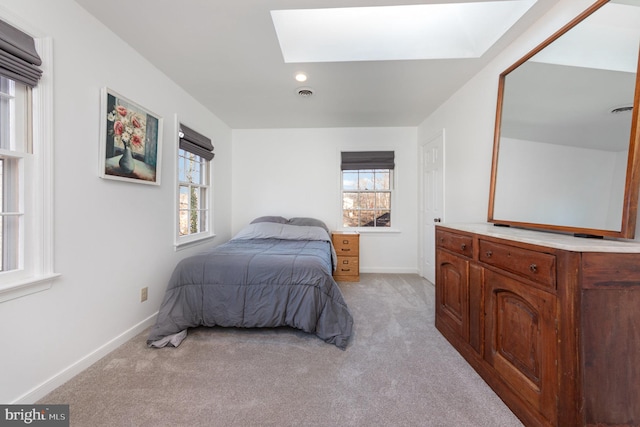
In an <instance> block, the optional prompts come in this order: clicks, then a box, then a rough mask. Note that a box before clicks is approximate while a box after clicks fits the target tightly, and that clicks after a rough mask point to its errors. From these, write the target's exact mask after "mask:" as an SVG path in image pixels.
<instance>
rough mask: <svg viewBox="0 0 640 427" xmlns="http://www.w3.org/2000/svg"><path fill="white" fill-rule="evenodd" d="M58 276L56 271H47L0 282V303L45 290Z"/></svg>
mask: <svg viewBox="0 0 640 427" xmlns="http://www.w3.org/2000/svg"><path fill="white" fill-rule="evenodd" d="M58 277H60V274H58V273H49V274H45V275H42V276H36V277H28V278H25V279H22V280H16V281H11V282H9V283H6V284H1V285H0V303H2V302H5V301H9V300H12V299H16V298H20V297H24V296H27V295H30V294H35V293H36V292H42V291H46V290H47V289H49V288H51V285H52V284H53V281H54V279H56V278H58Z"/></svg>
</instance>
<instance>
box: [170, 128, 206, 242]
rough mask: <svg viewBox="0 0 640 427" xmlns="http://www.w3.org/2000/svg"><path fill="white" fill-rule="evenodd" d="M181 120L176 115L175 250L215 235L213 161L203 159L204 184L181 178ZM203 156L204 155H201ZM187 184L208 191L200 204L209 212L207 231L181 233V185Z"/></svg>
mask: <svg viewBox="0 0 640 427" xmlns="http://www.w3.org/2000/svg"><path fill="white" fill-rule="evenodd" d="M180 123H181V122H180V120H179V119H178V116H177V115H176V116H175V132H174V135H175V139H174V141H175V158H176V162H175V182H176V186H175V209H174V214H175V217H174V248H175V250H176V251H177V250H180V249H183V248H186V247H190V246H193V245H198V244H202V243H205V242H206V241H208V240H210V239H212V238H214V237H215V233H214V230H213V162H212V161H211V160H206V159H203V160H204V162H203V164H204V165H206V169H207V171H206V172H201V173H202V174H203V175H204V176H206V180H207V182H206V183H204V184H193V183H189V182H186V181H181V180H180V171H181V161H180V159H181V158H182V156H181V155H180V152H181V151H182V149H181V148H180V137H179V131H180ZM201 158H202V157H201ZM185 184H187V185H189V186H190V187H197V188H200V189H204V190H205V191H206V197H205V199H206V202H205V208H202V205H200V209H199V210H200V211H205V212H206V213H207V218H206V220H205V223H206V227H207V229H206V230H205V231H201V232H198V233H193V234H188V235H180V211H181V209H180V187H181V186H184V185H185Z"/></svg>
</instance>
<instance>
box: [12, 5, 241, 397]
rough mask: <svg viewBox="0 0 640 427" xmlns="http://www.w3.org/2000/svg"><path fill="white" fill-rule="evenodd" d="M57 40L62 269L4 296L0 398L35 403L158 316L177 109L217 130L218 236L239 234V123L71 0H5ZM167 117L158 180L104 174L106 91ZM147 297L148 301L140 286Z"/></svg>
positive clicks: (167, 253) (17, 16)
mask: <svg viewBox="0 0 640 427" xmlns="http://www.w3.org/2000/svg"><path fill="white" fill-rule="evenodd" d="M0 18H1V19H3V20H6V21H8V22H10V23H12V24H14V25H16V26H20V27H22V29H23V30H25V31H27V32H30V33H32V35H34V36H36V37H42V36H46V37H51V38H52V41H53V61H54V64H53V77H54V87H53V90H54V107H55V111H54V124H53V125H54V144H55V147H54V150H55V159H54V160H55V166H54V167H55V181H54V192H55V194H54V200H55V202H54V203H55V206H54V212H55V269H56V272H58V273H61V274H62V276H61V278H60V279H58V280H56V281H55V282H54V284H53V287H52V288H51V289H50V290H47V291H43V292H40V293H37V294H32V295H29V296H26V297H22V298H18V299H14V300H10V301H7V302H4V303H1V304H0V336H1V337H2V351H0V378H1V379H0V402H2V403H13V402H19V401H20V402H32V401H34V400H36V399H37V398H39V397H41V396H42V395H43V394H45V393H46V392H48V391H49V390H50V389H51V388H52V387H53V386H57V385H59V384H60V383H61V381H63V380H64V379H67V378H68V377H70V376H71V375H73V374H74V373H76V372H77V371H79V370H80V369H81V368H84V367H86V366H88V364H90V363H91V362H93V361H95V360H96V359H97V358H98V357H100V356H102V355H103V354H104V353H105V352H106V351H108V350H110V349H112V348H114V346H115V345H117V344H118V343H119V342H122V341H123V340H124V339H126V338H128V337H130V336H132V334H134V333H137V332H139V331H141V330H143V329H144V328H145V327H146V326H147V325H149V324H150V321H151V320H153V317H154V313H155V312H156V311H157V309H158V307H159V305H160V300H161V298H162V295H163V293H164V289H165V288H166V284H167V280H168V277H169V275H170V273H171V270H172V268H173V266H174V265H175V264H176V263H177V261H178V260H179V259H180V258H182V257H184V256H186V255H189V254H191V253H193V252H194V251H197V250H201V249H202V248H200V249H198V248H192V249H188V250H182V251H179V252H176V251H174V248H173V230H174V227H173V225H174V224H173V221H174V173H175V166H174V165H175V150H176V148H175V147H176V146H175V137H174V136H175V134H176V130H175V126H174V114H176V113H177V114H178V115H179V117H180V118H181V119H182V120H184V121H185V122H186V123H188V124H189V126H191V127H194V128H195V129H197V130H198V131H200V132H203V133H205V134H207V135H209V136H211V137H212V138H213V141H214V145H215V149H216V158H215V160H214V165H215V166H214V167H215V178H214V180H215V182H214V193H215V221H216V222H215V229H216V230H217V231H218V232H219V236H218V237H217V238H216V239H214V240H213V244H216V243H219V242H221V241H224V240H227V239H228V237H229V235H230V230H231V208H230V206H231V186H230V180H231V160H230V157H231V130H230V129H229V128H228V127H227V126H226V125H225V124H224V123H222V122H221V121H220V120H218V119H217V118H216V117H215V116H214V115H213V114H212V113H211V112H209V111H208V110H207V109H205V108H204V107H203V106H202V105H200V104H199V103H197V102H196V101H195V100H194V99H193V98H192V97H190V96H189V95H187V94H186V93H185V92H184V91H183V90H182V89H180V88H179V87H178V86H177V85H175V84H174V83H173V82H172V81H170V80H169V79H168V78H167V77H166V76H164V75H163V74H162V73H160V72H159V71H158V70H157V69H155V68H154V67H153V66H152V65H151V64H149V63H148V62H147V61H146V60H145V59H143V58H142V57H141V56H139V55H138V54H137V53H136V52H134V51H133V50H132V49H131V48H130V47H129V46H128V45H126V44H124V42H122V41H121V40H120V39H119V38H117V37H115V36H114V35H113V34H112V33H111V32H109V31H108V30H106V29H105V28H104V27H103V26H102V25H101V24H100V23H99V22H98V21H97V20H95V19H94V18H93V17H91V16H90V15H89V14H88V13H86V12H85V11H84V9H82V8H80V7H79V6H78V5H77V4H76V3H75V2H73V1H71V0H56V1H50V0H30V1H28V2H26V1H24V0H0ZM104 86H108V87H110V88H112V89H113V90H115V91H117V92H118V93H120V94H122V95H123V96H126V97H127V98H129V99H131V100H133V101H135V102H137V103H139V104H140V105H142V106H144V107H146V108H148V109H149V110H151V111H153V112H155V113H156V114H158V115H160V116H162V117H164V119H165V121H164V129H163V130H164V146H163V149H162V175H161V186H149V185H140V184H131V183H124V182H118V181H113V180H102V179H100V178H98V146H99V132H98V123H99V99H100V95H99V94H100V88H101V87H104ZM143 286H148V287H149V300H148V301H147V302H144V303H140V289H141V288H142V287H143Z"/></svg>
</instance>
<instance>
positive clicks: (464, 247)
mask: <svg viewBox="0 0 640 427" xmlns="http://www.w3.org/2000/svg"><path fill="white" fill-rule="evenodd" d="M460 249H462V250H463V251H464V250H465V249H467V245H466V244H464V243H463V244H461V245H460Z"/></svg>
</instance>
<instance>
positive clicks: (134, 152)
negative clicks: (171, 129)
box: [100, 88, 162, 185]
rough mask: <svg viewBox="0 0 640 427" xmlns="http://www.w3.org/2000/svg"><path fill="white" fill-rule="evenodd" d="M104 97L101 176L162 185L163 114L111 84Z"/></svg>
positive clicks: (101, 134) (102, 96) (101, 125)
mask: <svg viewBox="0 0 640 427" xmlns="http://www.w3.org/2000/svg"><path fill="white" fill-rule="evenodd" d="M100 98H101V109H100V110H101V111H100V114H101V116H100V177H101V178H108V179H115V180H120V181H130V182H136V183H140V184H152V185H160V165H161V162H160V160H161V153H162V150H161V144H162V118H161V117H159V116H158V115H157V114H154V113H152V112H151V111H149V110H147V109H145V108H143V107H141V106H140V105H138V104H136V103H134V102H132V101H130V100H128V99H127V98H125V97H123V96H121V95H119V94H118V93H116V92H114V91H112V90H111V89H109V88H103V89H102V92H101V97H100Z"/></svg>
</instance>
